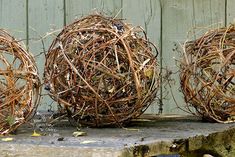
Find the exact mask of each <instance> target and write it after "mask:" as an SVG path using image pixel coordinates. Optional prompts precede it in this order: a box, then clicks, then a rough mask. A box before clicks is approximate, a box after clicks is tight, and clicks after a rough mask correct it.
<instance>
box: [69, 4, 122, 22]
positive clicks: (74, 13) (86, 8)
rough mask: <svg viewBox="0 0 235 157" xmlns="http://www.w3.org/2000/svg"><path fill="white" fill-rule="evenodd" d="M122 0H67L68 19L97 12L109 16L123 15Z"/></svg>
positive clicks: (71, 19)
mask: <svg viewBox="0 0 235 157" xmlns="http://www.w3.org/2000/svg"><path fill="white" fill-rule="evenodd" d="M121 8H122V0H86V1H84V0H67V1H66V21H67V24H69V23H71V22H72V21H74V20H76V19H78V18H80V17H82V16H86V15H89V14H92V13H95V12H98V13H103V14H105V15H108V16H115V15H118V17H121V16H122V10H121Z"/></svg>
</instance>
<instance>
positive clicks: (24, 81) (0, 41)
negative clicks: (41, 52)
mask: <svg viewBox="0 0 235 157" xmlns="http://www.w3.org/2000/svg"><path fill="white" fill-rule="evenodd" d="M39 85H40V80H39V76H38V71H37V68H36V65H35V61H34V59H33V57H32V55H31V54H29V53H28V52H27V51H26V50H24V48H23V47H22V46H21V45H20V43H19V42H18V41H16V40H15V39H14V38H13V37H12V36H10V35H9V34H8V33H7V32H6V31H4V30H2V29H0V134H7V133H10V132H12V131H14V130H15V129H16V128H17V127H18V126H19V125H21V124H23V123H25V122H26V121H27V120H28V119H29V118H30V117H31V115H32V114H33V113H34V111H35V109H36V107H37V104H38V99H39V93H40V87H39Z"/></svg>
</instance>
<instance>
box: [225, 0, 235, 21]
mask: <svg viewBox="0 0 235 157" xmlns="http://www.w3.org/2000/svg"><path fill="white" fill-rule="evenodd" d="M226 23H227V24H230V23H233V24H235V0H226Z"/></svg>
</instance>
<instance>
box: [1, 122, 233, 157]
mask: <svg viewBox="0 0 235 157" xmlns="http://www.w3.org/2000/svg"><path fill="white" fill-rule="evenodd" d="M173 119H174V118H170V119H160V120H159V119H158V120H156V119H154V118H153V119H152V120H149V119H147V120H146V119H138V120H136V121H133V122H132V123H131V124H130V126H129V127H128V128H125V129H124V128H100V129H97V128H82V129H81V130H82V131H84V132H86V133H87V136H81V137H73V136H72V134H73V132H74V131H76V130H77V129H76V127H71V126H69V125H67V124H66V123H65V124H63V125H62V126H61V125H60V126H48V125H47V124H43V123H40V124H37V125H38V126H39V125H40V127H38V129H39V128H40V130H41V133H42V134H44V136H40V137H31V134H32V132H33V128H32V127H28V126H25V127H23V128H20V129H19V130H18V131H17V133H16V135H12V136H11V137H12V138H13V141H10V142H3V141H1V142H0V156H1V157H34V156H35V157H39V156H40V157H42V156H43V157H64V156H66V157H156V156H158V155H162V154H181V155H183V156H190V157H193V155H194V154H200V155H201V154H202V155H203V154H204V153H211V155H217V156H219V157H220V156H221V157H222V156H224V155H226V157H230V156H231V157H232V156H235V154H234V151H235V145H234V144H235V143H234V142H235V139H234V138H235V124H218V123H204V122H201V121H199V120H196V119H188V118H186V119H184V118H180V119H177V118H176V119H177V120H173ZM1 138H5V137H1ZM199 152H200V153H199ZM217 156H216V157H217Z"/></svg>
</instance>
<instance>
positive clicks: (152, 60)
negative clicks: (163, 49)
mask: <svg viewBox="0 0 235 157" xmlns="http://www.w3.org/2000/svg"><path fill="white" fill-rule="evenodd" d="M140 33H143V30H142V29H141V28H133V27H131V26H130V25H128V24H126V23H124V22H123V21H122V20H119V19H113V18H108V17H104V16H101V15H90V16H87V17H85V18H82V19H80V20H78V21H76V22H74V23H72V24H70V25H68V26H66V27H65V28H64V29H63V31H62V32H61V33H60V34H59V35H58V36H57V38H56V39H55V40H54V41H53V43H52V45H51V46H50V48H49V51H48V54H47V55H46V65H45V79H46V82H48V83H47V85H46V89H48V90H50V95H51V97H52V98H53V99H54V100H56V101H57V102H58V103H59V104H61V106H62V108H63V109H65V110H67V112H68V115H69V116H71V117H72V118H74V119H75V120H77V121H78V122H79V123H80V124H85V125H88V126H93V127H98V126H105V125H121V124H123V123H125V122H128V121H129V120H130V119H132V118H135V117H137V116H139V115H140V114H141V113H143V112H144V111H145V110H146V108H147V107H148V106H149V105H150V104H151V102H153V100H154V98H155V96H156V92H157V89H158V85H159V82H158V78H159V72H158V66H157V60H156V56H154V55H153V52H155V51H156V50H155V47H154V46H153V45H152V44H151V43H150V42H149V41H148V40H147V38H146V37H145V36H144V37H142V36H141V35H140Z"/></svg>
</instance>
